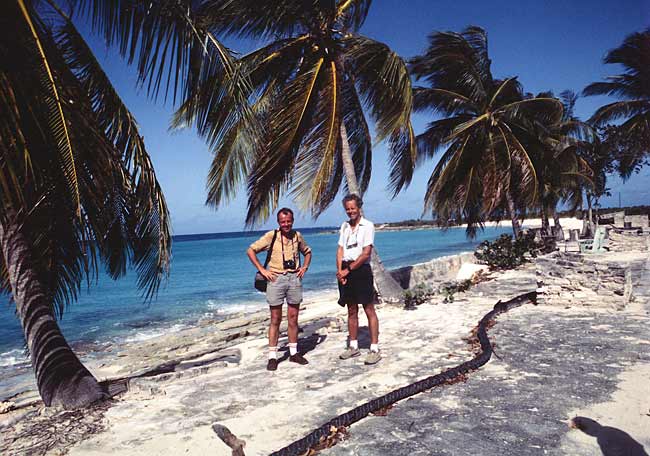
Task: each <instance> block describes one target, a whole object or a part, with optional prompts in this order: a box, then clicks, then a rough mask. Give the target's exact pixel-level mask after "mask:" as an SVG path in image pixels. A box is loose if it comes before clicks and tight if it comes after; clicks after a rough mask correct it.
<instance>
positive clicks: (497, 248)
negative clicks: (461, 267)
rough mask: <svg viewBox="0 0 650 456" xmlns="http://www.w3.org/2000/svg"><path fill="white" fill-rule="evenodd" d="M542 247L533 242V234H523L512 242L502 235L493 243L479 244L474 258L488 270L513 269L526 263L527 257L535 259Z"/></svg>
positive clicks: (507, 235)
mask: <svg viewBox="0 0 650 456" xmlns="http://www.w3.org/2000/svg"><path fill="white" fill-rule="evenodd" d="M542 247H543V246H542V244H540V243H538V242H535V233H533V232H528V233H524V234H523V235H521V236H519V237H518V238H517V239H515V240H514V241H513V239H512V236H510V235H509V234H502V235H501V236H499V237H498V238H497V239H496V240H494V241H493V242H490V241H483V242H481V244H479V246H478V248H477V249H476V251H475V252H474V256H475V257H476V260H477V261H478V262H479V263H482V264H486V265H488V266H489V267H490V269H513V268H516V267H517V266H520V265H522V264H523V263H525V262H527V261H528V257H533V258H535V257H536V256H537V253H538V252H539V251H540V249H541V248H542Z"/></svg>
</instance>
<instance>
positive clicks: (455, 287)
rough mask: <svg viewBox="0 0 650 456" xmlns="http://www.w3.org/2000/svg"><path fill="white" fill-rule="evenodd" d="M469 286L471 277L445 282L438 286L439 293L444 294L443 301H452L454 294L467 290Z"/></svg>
mask: <svg viewBox="0 0 650 456" xmlns="http://www.w3.org/2000/svg"><path fill="white" fill-rule="evenodd" d="M471 286H472V280H471V279H467V280H462V281H460V282H447V283H445V284H443V285H442V286H441V287H440V293H441V294H442V295H443V296H444V302H454V294H456V293H462V292H463V291H467V290H469V287H471Z"/></svg>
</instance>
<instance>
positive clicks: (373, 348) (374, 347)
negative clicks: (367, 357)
mask: <svg viewBox="0 0 650 456" xmlns="http://www.w3.org/2000/svg"><path fill="white" fill-rule="evenodd" d="M370 351H371V352H378V351H379V344H370Z"/></svg>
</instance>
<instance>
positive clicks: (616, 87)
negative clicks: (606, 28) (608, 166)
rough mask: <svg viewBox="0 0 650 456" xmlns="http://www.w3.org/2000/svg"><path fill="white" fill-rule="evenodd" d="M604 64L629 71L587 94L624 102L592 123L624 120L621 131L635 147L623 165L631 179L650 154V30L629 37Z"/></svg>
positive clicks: (601, 112) (598, 114) (596, 115)
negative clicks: (632, 174)
mask: <svg viewBox="0 0 650 456" xmlns="http://www.w3.org/2000/svg"><path fill="white" fill-rule="evenodd" d="M604 62H605V63H617V64H620V65H623V67H624V68H625V72H624V73H623V74H619V75H616V76H610V77H607V78H606V81H605V82H594V83H593V84H590V85H588V86H587V87H586V88H585V89H584V91H583V94H584V95H586V96H589V95H611V96H617V97H619V98H621V99H622V100H621V101H616V102H614V103H609V104H607V105H605V106H602V107H601V108H599V109H598V110H597V111H596V112H595V113H594V115H593V116H592V117H591V119H590V123H592V124H593V125H594V126H596V127H601V126H604V125H605V124H607V123H610V122H614V121H617V120H620V119H624V122H623V123H622V124H621V125H619V126H618V127H617V131H618V133H619V136H621V137H624V138H625V141H626V146H628V147H630V146H632V150H629V151H627V153H628V155H627V156H626V157H625V159H624V160H623V161H622V162H621V165H623V166H622V168H621V175H622V176H623V177H629V175H630V172H631V171H630V170H633V169H634V168H635V167H637V165H638V164H640V163H642V162H643V161H644V157H646V158H648V156H649V155H650V28H648V29H645V30H644V31H642V32H637V33H633V34H631V35H629V36H628V37H627V38H625V41H623V44H622V45H621V46H619V47H617V48H615V49H612V50H611V51H609V52H608V53H607V55H606V56H605V59H604Z"/></svg>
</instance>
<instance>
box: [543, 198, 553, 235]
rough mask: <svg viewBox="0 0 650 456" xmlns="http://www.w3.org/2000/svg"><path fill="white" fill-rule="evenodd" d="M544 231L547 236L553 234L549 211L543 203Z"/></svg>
mask: <svg viewBox="0 0 650 456" xmlns="http://www.w3.org/2000/svg"><path fill="white" fill-rule="evenodd" d="M542 233H543V234H545V235H547V236H548V235H549V234H551V224H550V223H549V221H548V212H547V209H546V206H544V205H542Z"/></svg>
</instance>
